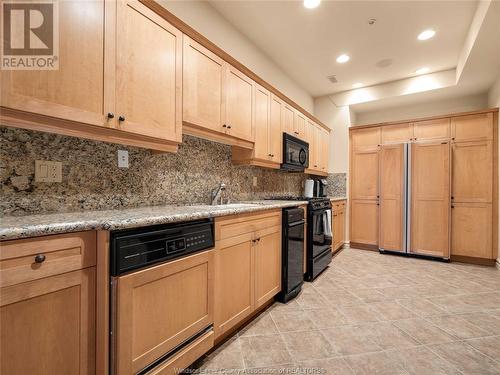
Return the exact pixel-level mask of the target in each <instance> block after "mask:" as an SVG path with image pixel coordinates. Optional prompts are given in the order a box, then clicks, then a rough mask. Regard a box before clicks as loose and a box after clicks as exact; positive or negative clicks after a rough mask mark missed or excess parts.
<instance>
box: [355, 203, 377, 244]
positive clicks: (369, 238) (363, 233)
mask: <svg viewBox="0 0 500 375" xmlns="http://www.w3.org/2000/svg"><path fill="white" fill-rule="evenodd" d="M378 207H379V206H378V201H377V200H355V199H353V200H352V201H351V232H350V233H351V242H355V243H360V244H364V245H378V217H379V214H378Z"/></svg>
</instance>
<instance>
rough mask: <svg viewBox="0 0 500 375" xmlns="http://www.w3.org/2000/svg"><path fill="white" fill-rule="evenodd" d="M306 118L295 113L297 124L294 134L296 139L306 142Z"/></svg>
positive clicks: (299, 113)
mask: <svg viewBox="0 0 500 375" xmlns="http://www.w3.org/2000/svg"><path fill="white" fill-rule="evenodd" d="M306 125H307V119H306V117H305V116H304V115H303V114H302V113H301V112H299V111H295V124H294V130H293V133H294V135H295V136H296V137H298V138H300V139H303V140H305V138H306Z"/></svg>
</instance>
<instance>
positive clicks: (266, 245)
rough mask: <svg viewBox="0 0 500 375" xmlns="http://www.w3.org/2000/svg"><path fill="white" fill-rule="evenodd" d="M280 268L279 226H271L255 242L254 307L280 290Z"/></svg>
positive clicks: (263, 302) (260, 304)
mask: <svg viewBox="0 0 500 375" xmlns="http://www.w3.org/2000/svg"><path fill="white" fill-rule="evenodd" d="M281 268H282V267H281V227H273V228H271V229H270V230H266V231H265V232H263V233H262V234H258V237H257V239H256V243H255V308H258V307H260V306H262V305H263V304H265V303H266V302H268V301H269V300H271V299H272V298H273V297H274V296H275V295H276V294H278V293H279V292H280V291H281Z"/></svg>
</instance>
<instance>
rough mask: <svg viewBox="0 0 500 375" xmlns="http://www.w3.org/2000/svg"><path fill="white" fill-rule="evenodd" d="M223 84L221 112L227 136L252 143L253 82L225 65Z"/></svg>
mask: <svg viewBox="0 0 500 375" xmlns="http://www.w3.org/2000/svg"><path fill="white" fill-rule="evenodd" d="M224 82H225V84H224V99H225V100H224V101H223V104H224V110H223V112H224V124H225V125H226V126H227V129H228V134H230V135H232V136H233V137H236V138H240V139H244V140H246V141H253V140H254V131H253V116H252V115H253V113H252V112H253V90H254V82H253V81H252V80H251V79H250V78H248V77H247V76H245V75H244V74H243V73H241V72H240V71H239V70H237V69H236V68H233V67H232V66H231V65H228V64H226V75H225V81H224Z"/></svg>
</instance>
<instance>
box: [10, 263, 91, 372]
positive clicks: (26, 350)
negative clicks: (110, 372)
mask: <svg viewBox="0 0 500 375" xmlns="http://www.w3.org/2000/svg"><path fill="white" fill-rule="evenodd" d="M0 294H1V298H0V326H1V332H2V333H1V343H0V352H1V358H2V360H1V361H0V362H1V365H0V369H1V370H0V372H1V373H2V374H82V375H83V374H94V373H95V267H91V268H86V269H83V270H78V271H73V272H68V273H64V274H61V275H56V276H51V277H47V278H43V279H39V280H35V281H30V282H26V283H21V284H17V285H12V286H8V287H5V288H1V289H0Z"/></svg>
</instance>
